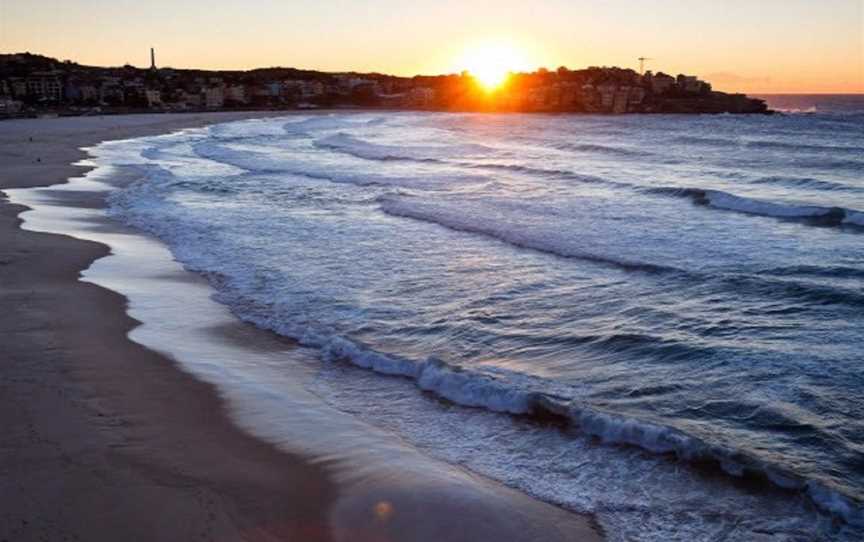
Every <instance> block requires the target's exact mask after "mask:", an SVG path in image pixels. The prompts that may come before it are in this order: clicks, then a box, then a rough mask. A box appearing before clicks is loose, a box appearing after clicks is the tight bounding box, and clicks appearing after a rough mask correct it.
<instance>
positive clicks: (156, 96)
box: [144, 88, 162, 107]
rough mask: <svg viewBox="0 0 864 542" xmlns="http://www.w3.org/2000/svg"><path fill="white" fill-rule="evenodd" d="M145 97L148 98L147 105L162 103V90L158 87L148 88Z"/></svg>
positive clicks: (153, 105)
mask: <svg viewBox="0 0 864 542" xmlns="http://www.w3.org/2000/svg"><path fill="white" fill-rule="evenodd" d="M144 97H145V98H146V99H147V107H156V106H160V105H162V92H161V91H159V90H157V89H152V88H148V89H147V90H145V91H144Z"/></svg>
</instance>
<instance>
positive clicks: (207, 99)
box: [202, 87, 225, 109]
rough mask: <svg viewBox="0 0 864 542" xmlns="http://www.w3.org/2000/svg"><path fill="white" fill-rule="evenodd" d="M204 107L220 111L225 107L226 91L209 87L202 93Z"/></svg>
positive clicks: (221, 88)
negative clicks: (219, 109)
mask: <svg viewBox="0 0 864 542" xmlns="http://www.w3.org/2000/svg"><path fill="white" fill-rule="evenodd" d="M202 94H203V98H204V107H206V108H207V109H218V108H220V107H224V105H225V89H224V88H223V87H207V88H205V89H204V90H203V91H202Z"/></svg>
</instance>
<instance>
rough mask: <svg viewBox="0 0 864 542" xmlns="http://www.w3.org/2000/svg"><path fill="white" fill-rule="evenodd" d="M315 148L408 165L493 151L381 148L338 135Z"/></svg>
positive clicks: (469, 147) (470, 146)
mask: <svg viewBox="0 0 864 542" xmlns="http://www.w3.org/2000/svg"><path fill="white" fill-rule="evenodd" d="M315 146H316V147H319V148H322V149H330V150H333V151H337V152H342V153H345V154H349V155H351V156H356V157H357V158H363V159H364V160H379V161H388V160H406V161H411V162H432V163H436V162H443V161H445V160H446V159H447V158H455V157H460V156H462V157H464V156H470V155H477V154H482V155H487V154H489V153H492V152H493V151H494V149H492V148H491V147H487V146H485V145H479V144H476V143H468V144H464V145H410V146H409V145H384V144H381V143H371V142H369V141H365V140H363V139H360V138H358V137H354V136H352V135H350V134H346V133H344V132H340V133H337V134H334V135H330V136H326V137H322V138H320V139H317V140H316V141H315Z"/></svg>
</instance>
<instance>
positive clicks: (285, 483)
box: [0, 112, 597, 540]
mask: <svg viewBox="0 0 864 542" xmlns="http://www.w3.org/2000/svg"><path fill="white" fill-rule="evenodd" d="M273 113H277V114H279V113H280V112H264V113H262V114H260V115H258V114H256V115H251V116H272V114H273ZM228 116H230V115H226V114H218V113H217V114H210V115H189V116H187V118H183V119H177V117H178V116H176V115H172V116H170V117H166V116H161V118H160V120H162V119H166V120H171V121H174V120H178V121H179V123H178V125H176V126H174V125H172V126H167V124H174V123H160V122H155V123H152V124H147V123H144V124H145V125H144V126H137V127H135V128H130V129H128V130H127V132H125V133H124V131H123V130H121V129H112V128H111V127H109V128H108V130H107V131H103V130H98V129H96V130H92V131H90V132H86V134H87V135H86V136H85V137H84V138H83V140H79V139H76V140H75V142H74V143H72V142H70V141H68V140H67V141H60V142H57V143H55V145H65V146H66V149H65V150H64V151H63V152H51V153H50V157H51V159H50V161H48V160H46V161H41V162H37V163H35V164H34V163H33V162H32V160H33V159H34V155H33V153H32V152H30V153H28V152H27V151H29V150H31V149H28V148H26V145H27V144H29V141H26V142H24V143H19V144H18V145H19V146H24V147H25V148H24V149H22V151H24V152H22V153H21V156H20V157H19V160H17V161H16V162H15V163H14V164H13V165H12V167H11V168H6V167H4V170H3V171H2V177H0V189H6V188H12V187H13V186H15V187H22V186H23V187H26V186H38V185H45V184H54V183H53V182H52V180H54V181H59V182H63V181H65V180H66V179H68V178H69V177H72V176H74V175H75V173H77V174H78V175H81V173H82V170H81V168H80V167H78V166H70V165H69V164H70V163H72V162H75V161H77V160H76V158H78V159H80V158H83V157H84V153H83V152H82V151H80V150H78V148H79V147H82V146H87V145H93V144H95V143H97V142H98V141H97V139H98V140H111V139H123V138H124V137H141V136H144V135H152V134H156V133H166V132H169V131H173V130H176V129H179V128H181V127H182V128H186V127H191V126H190V124H191V125H196V124H197V123H211V122H220V121H227V120H234V119H231V118H226V117H228ZM249 116H250V115H249V114H248V113H247V114H242V115H240V116H239V118H246V117H249ZM135 117H136V118H140V117H139V116H137V115H136V116H135ZM202 117H206V118H202ZM86 118H87V119H92V118H93V117H86ZM112 118H114V119H117V118H120V119H122V118H123V117H112ZM126 118H127V119H128V117H126ZM99 120H102V122H104V123H106V124H110V120H107V119H99ZM76 121H78V119H76V118H65V119H51V120H45V119H40V120H36V121H13V122H21V123H30V124H32V125H37V124H40V123H52V124H61V123H66V124H69V123H73V124H74V123H75V122H76ZM79 122H80V121H79ZM5 124H7V123H4V125H5ZM181 124H182V125H181ZM13 131H14V130H13ZM69 131H70V132H73V133H74V132H75V130H72V129H70V130H69ZM132 132H134V133H132ZM20 135H21V134H19V136H20ZM57 135H58V134H55V135H54V136H53V137H57ZM71 135H78V134H66V138H67V139H68V138H69V137H71ZM8 137H9V136H8V134H7V133H5V130H3V125H0V152H4V153H5V155H9V153H10V151H9V148H10V147H11V148H13V149H14V148H15V143H14V142H12V143H10V142H9V141H7V138H8ZM28 137H29V136H28ZM42 137H44V136H37V137H36V138H34V139H35V143H36V145H37V146H38V145H40V144H41V138H42ZM88 137H89V138H90V139H87V138H88ZM60 139H62V135H61V137H60ZM69 147H71V149H74V151H73V150H70V149H69ZM37 151H38V149H37ZM76 154H77V156H75V155H76ZM46 156H47V155H46ZM35 158H41V156H36V157H35ZM64 161H65V164H64ZM28 175H29V178H28ZM16 176H17V179H18V181H17V185H15V181H14V179H16ZM85 199H86V198H85ZM78 205H79V206H81V207H87V206H96V207H98V206H99V202H98V201H93V200H86V201H80V202H78ZM23 210H24V208H23V207H20V206H14V205H10V204H9V203H6V202H4V203H3V204H2V205H0V216H2V224H0V236H2V238H3V239H4V241H5V239H6V238H7V237H9V238H11V240H12V242H11V243H8V244H7V243H4V248H3V253H2V254H0V259H2V263H3V265H0V284H3V285H4V286H3V289H2V290H0V291H2V295H3V297H4V301H6V303H7V304H9V305H11V306H13V307H22V309H21V310H16V311H12V314H10V315H7V316H4V317H0V332H4V334H9V335H10V336H9V338H8V340H7V341H6V342H8V343H9V344H11V345H13V347H16V350H15V352H14V354H13V356H11V362H12V363H11V367H4V369H3V370H4V371H6V372H7V373H8V372H9V371H10V370H12V371H16V372H20V373H21V374H23V375H24V379H23V380H24V381H26V382H27V384H26V385H21V384H20V383H19V382H18V381H16V380H12V379H10V380H11V381H12V382H13V384H12V386H11V387H13V388H15V391H18V392H20V393H17V394H10V393H8V392H7V393H4V394H3V398H2V399H0V401H2V403H7V402H9V403H11V404H12V405H13V406H14V407H17V412H19V414H17V415H15V416H14V418H11V419H4V421H6V422H7V426H8V427H13V428H15V429H17V428H18V426H20V425H22V424H23V425H25V426H26V428H22V429H21V432H22V433H23V432H26V431H31V433H32V432H35V434H36V435H37V437H38V438H36V439H35V440H34V441H29V440H28V441H23V442H19V439H13V441H14V443H15V444H14V445H13V449H14V452H13V453H12V454H11V455H10V456H7V455H6V453H5V452H4V454H3V455H2V456H0V458H2V466H3V469H2V472H4V473H6V472H7V471H12V470H13V467H14V468H16V469H17V470H18V472H17V473H16V474H14V475H13V474H11V473H10V474H8V475H5V474H4V475H3V476H2V477H0V488H3V493H4V498H5V499H6V500H7V501H8V500H10V499H15V495H14V492H15V487H17V488H19V491H20V489H21V488H24V487H27V488H28V489H29V488H31V487H37V486H36V484H34V483H33V482H32V481H30V480H28V479H26V478H28V476H31V475H35V476H37V477H38V478H40V480H41V482H42V485H41V486H38V490H37V491H36V492H35V493H36V494H37V497H36V498H33V499H31V501H33V502H35V503H36V509H34V510H25V509H22V510H20V511H17V510H11V511H10V512H8V513H7V516H8V517H9V518H10V521H6V522H4V523H7V524H9V525H12V526H13V530H10V531H9V532H8V533H6V532H4V531H3V530H0V535H6V536H7V537H8V538H10V539H16V540H19V539H34V538H38V536H37V535H36V534H35V531H34V532H32V533H31V531H32V529H31V530H30V531H28V528H29V527H28V526H31V525H33V524H35V523H40V524H45V520H44V514H46V513H47V511H48V510H50V511H51V512H52V513H53V515H54V516H56V517H55V518H51V520H50V523H51V525H52V526H51V527H50V529H53V530H52V531H49V534H51V533H53V535H52V536H51V537H56V536H57V535H61V534H63V535H68V534H69V533H75V534H77V535H78V536H80V537H81V538H84V539H88V540H103V539H104V540H110V539H117V538H118V537H129V535H130V533H137V535H138V538H135V539H142V540H148V539H156V538H164V537H165V536H166V535H170V537H171V538H192V537H193V536H194V535H193V533H198V535H200V536H202V537H203V538H205V539H213V538H217V539H241V538H242V539H268V538H267V537H273V536H275V537H278V538H282V537H287V538H291V539H294V538H295V537H300V539H302V540H329V539H331V538H334V534H333V526H332V523H331V521H330V520H332V518H330V517H328V513H330V512H331V509H332V508H333V506H334V504H335V503H337V502H338V493H339V491H338V490H337V488H336V487H335V485H334V483H333V475H332V472H328V469H327V467H326V465H324V464H322V462H313V463H310V461H309V460H307V459H305V458H303V457H301V456H295V455H292V454H291V453H290V452H287V451H285V450H284V449H280V448H279V447H277V446H275V445H273V444H268V443H266V442H265V441H263V440H261V439H258V438H254V437H251V436H248V434H247V432H244V431H242V430H241V429H240V428H238V427H237V426H236V425H235V423H233V422H232V421H230V418H231V416H230V415H229V413H228V412H225V408H226V407H225V400H226V399H225V397H224V395H223V394H222V393H220V390H218V389H217V387H216V386H214V385H213V384H212V383H205V382H202V381H201V380H199V379H196V378H195V377H193V376H190V375H189V374H188V373H187V372H185V371H184V370H183V368H182V367H180V366H179V365H178V362H177V360H176V359H175V360H169V359H166V358H165V357H163V356H162V355H160V354H157V353H155V352H154V351H152V350H149V349H147V348H145V347H143V346H140V345H139V344H137V343H135V342H133V341H132V340H130V339H129V338H128V337H127V333H128V332H129V331H131V330H132V329H133V328H137V325H138V324H137V320H135V319H133V318H132V317H131V316H129V315H128V314H127V306H128V305H129V303H130V302H129V300H127V298H126V297H124V296H122V295H120V294H118V293H115V292H114V291H111V290H107V289H104V288H101V287H98V286H95V285H93V284H89V283H87V282H82V281H80V280H77V279H78V274H79V272H80V271H81V270H82V269H84V268H86V267H88V265H90V263H91V262H93V261H94V260H97V259H99V258H101V257H102V256H105V255H106V254H107V252H108V249H107V247H106V246H105V245H101V244H97V243H93V242H89V241H81V240H79V239H75V238H71V237H65V236H57V235H51V234H41V233H34V232H30V231H24V230H22V229H20V228H19V225H20V220H21V219H20V218H18V216H17V215H18V213H20V212H22V211H23ZM33 247H35V250H34V249H33ZM58 254H61V255H62V256H61V257H58ZM58 301H62V302H63V308H62V309H60V310H58V308H57V307H56V304H57V302H58ZM118 311H119V312H118ZM82 315H86V318H82ZM244 325H245V324H244ZM16 326H17V327H16ZM97 326H99V327H101V330H100V331H99V333H98V336H97V337H94V336H93V335H94V333H93V329H94V328H95V327H97ZM18 328H23V330H22V331H18ZM19 335H23V337H22V336H19ZM45 344H48V345H50V346H48V347H47V348H46V347H45V346H44V345H45ZM118 354H119V355H118ZM48 358H50V359H48ZM52 359H53V360H59V361H60V363H51V361H52ZM108 360H111V361H112V363H110V364H107V363H106V361H108ZM34 361H36V362H38V366H39V370H41V371H42V373H40V374H39V378H38V379H34V378H32V376H33V375H32V371H33V370H34V369H32V367H33V365H34V363H33V362H34ZM28 370H30V371H31V373H30V374H28ZM28 377H29V379H28ZM70 377H71V380H72V381H74V385H70V384H69V379H70ZM46 388H48V389H49V390H50V391H51V392H54V391H56V396H57V398H54V394H53V393H45V389H46ZM31 395H32V396H35V395H41V396H46V395H50V396H51V399H52V400H51V401H47V400H46V402H45V404H42V403H40V404H39V405H34V404H32V401H28V400H27V397H29V396H31ZM0 406H2V408H3V412H4V414H3V417H4V418H9V416H8V415H7V414H5V413H10V412H14V411H15V408H11V409H10V408H6V405H5V404H2V405H0ZM57 412H61V413H62V415H60V416H58V415H56V413H57ZM66 418H68V419H66ZM71 427H75V428H77V429H76V430H75V438H74V439H72V444H74V446H72V444H70V439H69V435H68V434H67V432H68V431H69V428H71ZM34 442H35V443H34ZM19 444H20V445H19ZM299 444H300V445H301V447H302V443H299ZM34 446H37V447H40V452H39V453H40V454H42V455H44V461H43V463H41V464H40V469H39V472H38V473H32V472H30V471H29V470H28V469H21V468H20V466H18V465H16V462H17V460H19V459H20V458H21V457H22V456H26V455H32V448H33V447H34ZM70 446H71V447H70ZM42 448H46V449H47V450H44V451H42V450H41V449H42ZM82 459H84V460H83V461H82ZM45 470H50V476H46V474H45V472H44V471H45ZM93 473H97V477H98V478H99V479H100V480H103V481H104V483H105V485H106V487H107V488H108V490H103V488H97V489H92V488H91V489H90V490H89V493H90V494H92V495H93V496H94V499H93V500H89V499H80V500H76V502H74V503H69V502H68V500H69V495H68V494H67V493H66V492H65V491H57V486H58V485H60V486H63V487H64V488H65V487H66V486H67V484H68V486H71V487H69V490H70V491H76V489H77V488H78V487H79V486H84V485H86V483H85V481H86V480H87V479H88V478H91V477H92V476H93ZM45 478H49V479H48V480H45ZM121 480H122V481H123V483H120V482H121ZM58 482H59V484H58ZM385 484H386V481H385ZM373 485H374V484H373ZM130 487H131V488H133V490H131V491H130V490H129V488H130ZM407 489H410V488H407ZM407 489H406V488H402V489H401V490H402V491H403V492H404V491H407ZM487 489H491V491H492V492H494V491H498V490H497V489H496V488H495V486H494V484H493V485H489V487H488V488H487ZM378 490H380V488H378V489H376V491H378ZM501 491H502V492H503V491H504V490H503V489H502V490H501ZM76 493H77V491H76ZM397 493H398V490H397ZM48 494H55V501H54V502H53V503H47V504H43V503H45V499H47V498H48ZM190 495H192V496H193V497H190ZM64 496H65V497H64ZM361 497H362V495H361ZM444 497H446V495H444ZM507 498H511V497H510V496H509V495H505V497H504V500H506V499H507ZM523 498H524V500H525V501H526V502H527V501H531V502H536V503H538V504H539V505H540V506H539V507H538V510H542V513H540V514H539V515H543V514H546V513H547V512H548V516H545V515H544V516H543V517H544V518H553V517H555V516H556V515H555V514H553V513H552V512H551V510H559V509H557V508H555V507H552V506H551V505H546V504H545V503H539V501H533V500H532V499H530V498H529V497H527V496H525V497H523ZM99 499H104V502H103V503H98V504H97V502H96V501H98V500H99ZM18 500H20V501H24V500H25V499H18ZM40 501H41V502H40ZM286 501H287V502H288V503H290V506H289V507H285V506H284V503H285V502H286ZM360 501H362V499H360ZM142 504H143V505H144V506H153V505H158V506H161V507H163V508H165V509H168V508H171V509H173V510H172V511H171V512H170V515H171V517H172V518H173V522H172V521H169V522H168V523H167V524H164V523H165V517H164V514H153V513H151V512H152V510H151V509H149V508H148V509H146V510H142V509H141V506H142ZM349 504H351V503H349ZM354 504H355V507H354V509H353V510H352V509H349V510H347V511H346V513H347V515H348V516H351V515H355V516H356V513H357V510H358V509H360V508H362V506H363V504H362V502H357V503H354ZM417 504H418V507H420V506H422V505H424V504H428V503H417ZM433 504H435V503H433ZM438 504H441V503H438ZM481 504H484V503H481ZM70 505H71V510H70V509H69V507H70ZM357 506H360V508H357ZM40 507H41V510H38V509H39V508H40ZM443 508H446V507H443ZM481 508H482V506H481ZM547 508H548V510H547ZM105 510H110V511H111V513H106V512H105ZM34 511H35V512H36V514H34V513H33V512H34ZM439 511H440V510H439ZM485 511H487V512H494V506H493V507H491V508H490V507H489V506H486V507H485ZM40 512H41V514H43V515H42V517H40V516H39V513H40ZM560 514H565V515H566V516H567V519H572V520H573V522H574V524H578V526H579V527H580V528H582V529H583V531H582V534H583V535H584V536H585V538H584V539H586V540H588V539H595V538H597V536H596V534H593V535H591V533H592V532H593V531H592V530H591V528H590V527H589V526H588V521H587V520H585V519H583V518H582V517H581V516H577V515H576V514H572V513H569V512H564V511H563V510H560ZM433 515H434V514H433ZM25 516H26V517H27V518H33V519H25ZM94 516H95V517H94ZM108 516H110V517H109V518H108V519H110V520H111V521H115V522H117V523H116V525H115V530H113V531H112V530H110V529H109V528H106V521H105V520H106V517H108ZM18 517H20V518H21V525H20V526H19V527H17V528H16V527H15V526H14V525H13V524H15V523H16V521H11V519H13V518H14V519H18ZM561 517H564V516H561ZM99 518H101V521H100V519H99ZM199 518H200V519H199ZM439 519H443V518H439ZM558 519H561V518H560V517H559V518H558ZM577 520H578V521H577ZM568 523H569V521H568ZM475 527H476V526H475ZM549 527H550V528H551V527H553V526H552V525H549ZM14 529H17V530H14ZM469 531H470V529H469ZM493 531H494V529H493V530H492V531H487V532H485V534H492V532H493ZM479 532H482V531H479ZM570 532H571V534H572V532H576V531H570ZM178 534H188V535H189V536H179V537H178V536H177V535H178ZM347 534H348V533H345V532H342V533H336V535H335V538H337V539H343V538H344V539H346V540H348V539H351V538H348V537H346V535H347ZM355 534H356V533H355ZM390 534H391V535H397V534H398V536H397V537H396V538H395V539H399V540H408V539H421V538H422V537H420V536H417V535H416V533H409V532H401V533H400V532H391V533H390ZM511 534H512V533H511ZM562 534H563V533H562ZM160 535H161V536H160ZM340 535H341V536H340ZM465 535H466V536H468V535H469V533H468V532H466V533H465ZM429 539H432V538H429ZM481 539H483V538H481Z"/></svg>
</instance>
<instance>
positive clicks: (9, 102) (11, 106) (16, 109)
mask: <svg viewBox="0 0 864 542" xmlns="http://www.w3.org/2000/svg"><path fill="white" fill-rule="evenodd" d="M22 106H23V104H22V103H21V102H19V101H18V100H13V99H12V98H8V97H0V116H6V115H14V114H16V113H20V112H21V108H22Z"/></svg>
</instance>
